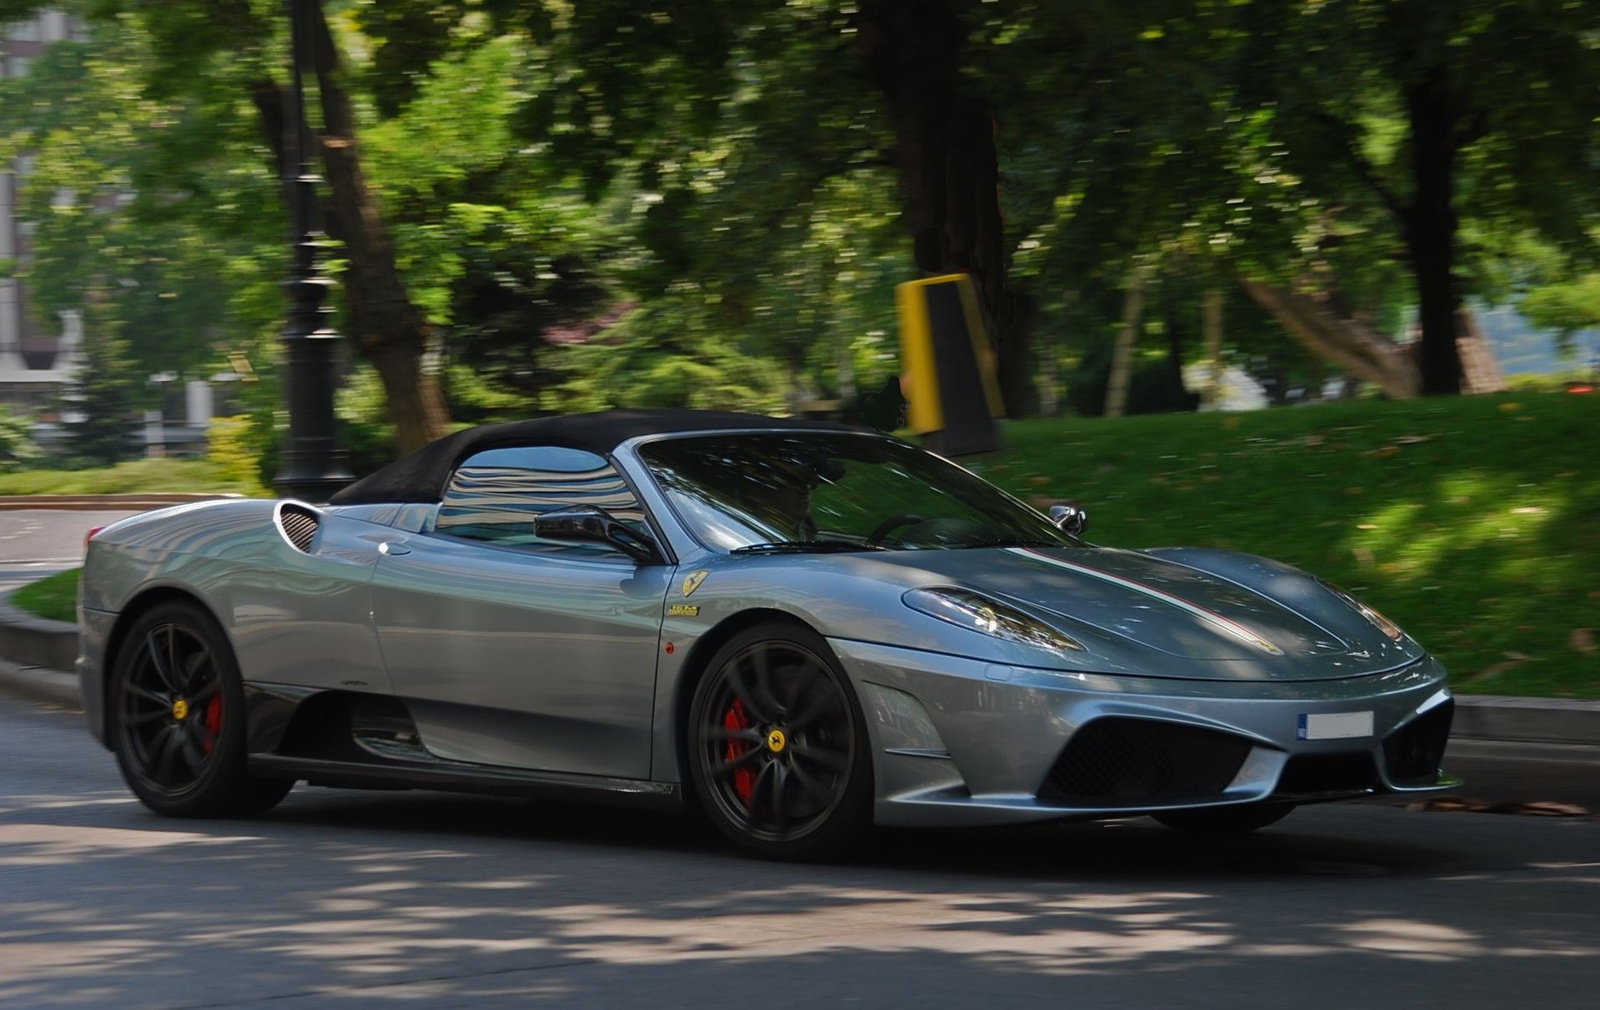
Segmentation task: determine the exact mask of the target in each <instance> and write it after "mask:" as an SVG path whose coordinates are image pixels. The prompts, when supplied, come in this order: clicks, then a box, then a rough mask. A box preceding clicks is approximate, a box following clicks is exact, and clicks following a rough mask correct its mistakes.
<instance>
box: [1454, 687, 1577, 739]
mask: <svg viewBox="0 0 1600 1010" xmlns="http://www.w3.org/2000/svg"><path fill="white" fill-rule="evenodd" d="M1455 697H1456V715H1455V725H1454V726H1452V727H1451V730H1450V738H1451V739H1452V740H1457V739H1463V740H1474V741H1477V740H1483V741H1488V740H1494V741H1503V742H1507V743H1544V744H1562V745H1567V746H1574V745H1576V746H1587V747H1600V701H1583V700H1578V699H1567V698H1522V697H1513V696H1509V695H1495V694H1458V695H1456V696H1455Z"/></svg>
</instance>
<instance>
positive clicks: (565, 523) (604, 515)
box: [533, 505, 661, 564]
mask: <svg viewBox="0 0 1600 1010" xmlns="http://www.w3.org/2000/svg"><path fill="white" fill-rule="evenodd" d="M533 532H534V534H535V535H536V536H540V537H543V538H544V539H546V540H569V541H572V542H574V543H590V544H606V545H607V546H610V547H615V548H616V549H617V550H619V551H621V552H622V553H624V554H626V555H628V556H629V557H630V558H632V559H633V560H635V561H638V562H640V563H641V564H643V563H647V562H650V561H656V560H658V559H659V558H660V557H661V549H660V548H659V547H657V546H656V542H655V540H653V539H651V538H650V536H649V535H648V534H644V533H640V532H638V531H637V530H634V529H633V528H631V527H629V526H626V525H624V524H622V523H620V522H618V521H617V520H616V519H615V518H614V517H613V516H612V515H611V513H609V512H607V511H606V510H605V509H602V508H596V507H595V506H593V505H572V506H569V507H568V508H561V509H553V510H551V511H549V512H541V513H540V514H538V515H536V516H534V517H533Z"/></svg>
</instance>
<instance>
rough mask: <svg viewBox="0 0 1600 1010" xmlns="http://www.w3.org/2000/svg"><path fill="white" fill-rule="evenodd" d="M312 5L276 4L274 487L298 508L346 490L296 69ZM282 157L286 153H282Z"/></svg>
mask: <svg viewBox="0 0 1600 1010" xmlns="http://www.w3.org/2000/svg"><path fill="white" fill-rule="evenodd" d="M317 2H319V0H284V7H285V8H286V9H287V11H288V14H289V25H290V29H291V32H292V35H293V45H292V50H293V62H294V94H293V99H294V100H293V106H294V110H293V116H294V119H293V122H294V127H295V129H294V154H293V157H292V161H291V159H290V158H288V157H286V158H285V159H284V161H285V163H286V164H294V165H295V166H296V167H295V169H294V171H295V175H294V176H293V178H292V179H287V180H285V182H289V183H292V184H293V186H292V194H293V196H292V199H293V204H294V206H293V213H294V267H293V269H292V270H291V272H290V275H289V282H288V287H289V322H288V325H287V326H285V327H284V331H283V338H282V339H283V348H284V357H285V358H286V359H287V362H288V366H289V368H288V381H287V393H288V399H289V439H288V441H287V443H286V444H285V445H284V447H283V451H282V454H281V457H280V463H279V469H278V475H277V477H276V478H275V479H274V483H275V484H276V485H277V487H278V491H279V492H280V493H281V494H284V495H288V496H292V497H295V498H301V499H304V500H306V501H312V502H321V501H326V500H327V499H328V496H329V495H331V494H333V492H335V491H337V490H338V489H339V488H341V487H343V486H344V485H346V484H348V483H350V481H351V479H352V478H351V474H350V467H349V463H348V462H347V459H346V457H345V452H344V449H343V448H342V447H341V446H340V445H339V438H338V435H337V433H336V431H335V428H334V415H333V394H334V390H335V389H336V388H337V386H338V372H337V370H338V367H339V355H338V351H339V342H340V341H341V340H342V339H343V338H342V337H340V336H339V333H338V331H336V330H335V329H334V328H333V326H332V324H331V321H330V319H329V318H328V317H329V314H330V313H331V311H332V310H331V309H330V308H329V307H328V306H326V305H324V304H323V299H324V298H325V297H326V296H327V291H328V288H329V286H330V285H331V284H332V282H331V281H330V280H328V278H326V277H324V276H323V275H322V274H321V272H320V270H319V268H318V265H317V248H318V244H317V240H318V238H319V237H320V236H319V235H318V233H317V232H316V231H315V230H314V228H315V224H314V222H315V220H316V216H315V214H316V200H317V189H316V186H317V183H318V182H319V181H321V180H320V178H319V177H318V176H317V175H314V174H313V173H312V171H311V152H312V141H311V127H310V125H309V124H308V123H307V122H306V92H305V82H304V79H303V77H302V68H303V67H304V66H305V64H306V62H307V59H308V57H309V55H310V42H311V39H310V32H311V15H312V14H313V13H314V11H315V8H313V7H312V6H311V5H312V4H314V3H317ZM285 153H286V154H287V153H288V152H285Z"/></svg>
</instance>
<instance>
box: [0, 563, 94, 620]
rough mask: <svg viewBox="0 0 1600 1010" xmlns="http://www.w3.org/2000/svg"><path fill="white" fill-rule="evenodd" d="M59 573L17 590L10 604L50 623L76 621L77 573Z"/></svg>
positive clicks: (75, 569)
mask: <svg viewBox="0 0 1600 1010" xmlns="http://www.w3.org/2000/svg"><path fill="white" fill-rule="evenodd" d="M79 571H80V569H77V568H74V569H72V570H71V571H67V572H59V573H57V574H55V575H52V576H50V577H49V578H48V579H40V580H39V581H38V582H30V583H28V584H27V585H25V586H23V587H22V588H21V589H19V590H17V592H16V595H14V596H12V597H11V602H12V603H14V604H16V605H17V607H18V608H20V609H22V610H26V611H27V612H28V613H30V614H34V615H36V616H38V617H46V618H49V619H50V620H52V621H76V620H77V619H78V612H77V611H78V572H79Z"/></svg>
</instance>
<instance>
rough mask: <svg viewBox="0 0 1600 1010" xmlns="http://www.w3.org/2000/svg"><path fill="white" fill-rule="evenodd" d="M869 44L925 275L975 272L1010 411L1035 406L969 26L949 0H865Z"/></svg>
mask: <svg viewBox="0 0 1600 1010" xmlns="http://www.w3.org/2000/svg"><path fill="white" fill-rule="evenodd" d="M860 23H861V26H862V36H863V38H862V48H863V51H864V53H865V56H866V65H867V72H868V75H869V76H870V77H871V79H872V81H873V83H874V84H875V85H876V86H877V87H878V89H879V90H880V91H881V92H882V93H883V95H884V98H885V100H886V102H887V104H888V108H889V117H890V122H891V125H892V126H893V129H894V134H895V164H896V168H897V171H898V174H899V177H900V190H901V196H902V198H903V199H904V201H905V204H904V207H905V217H906V223H907V225H908V226H909V228H910V230H911V238H912V255H913V258H914V259H915V261H916V266H917V268H918V270H920V271H921V272H923V273H924V274H941V273H952V272H957V271H961V272H966V273H969V274H971V275H972V279H973V282H974V284H975V286H976V287H977V290H978V294H979V300H980V302H981V303H982V308H983V317H984V324H985V328H986V329H987V330H988V335H989V338H990V341H991V343H992V345H993V347H994V349H995V357H996V361H997V370H998V373H999V374H998V379H999V384H1000V394H1001V397H1002V398H1003V399H1004V401H1005V406H1006V412H1007V413H1008V414H1009V415H1010V416H1012V417H1020V416H1023V415H1024V414H1025V413H1026V412H1027V411H1028V410H1029V408H1030V406H1031V402H1030V401H1031V393H1032V380H1033V376H1032V369H1031V367H1030V361H1029V354H1028V347H1027V327H1026V326H1025V325H1021V324H1020V323H1021V320H1019V319H1018V318H1016V317H1017V316H1018V315H1019V312H1020V311H1021V309H1020V307H1019V306H1016V305H1013V304H1012V302H1011V299H1010V297H1009V293H1008V292H1007V290H1006V254H1005V229H1004V222H1003V221H1002V220H1001V217H1000V198H999V185H1000V172H999V162H998V156H997V154H996V150H995V143H994V117H993V115H992V113H991V111H990V108H989V105H988V103H987V102H985V101H983V100H982V99H980V98H976V97H973V96H970V95H968V96H964V95H962V94H961V88H960V70H961V46H962V44H963V42H964V41H965V38H966V29H965V28H964V27H963V25H962V23H961V19H960V17H959V16H958V15H957V13H956V9H955V5H954V3H952V0H864V2H863V3H862V4H861V18H860Z"/></svg>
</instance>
